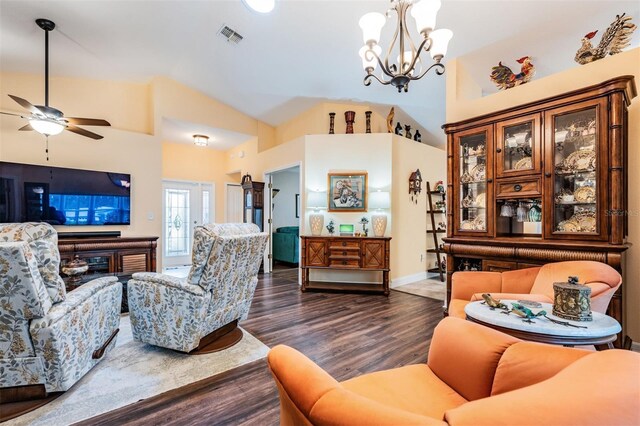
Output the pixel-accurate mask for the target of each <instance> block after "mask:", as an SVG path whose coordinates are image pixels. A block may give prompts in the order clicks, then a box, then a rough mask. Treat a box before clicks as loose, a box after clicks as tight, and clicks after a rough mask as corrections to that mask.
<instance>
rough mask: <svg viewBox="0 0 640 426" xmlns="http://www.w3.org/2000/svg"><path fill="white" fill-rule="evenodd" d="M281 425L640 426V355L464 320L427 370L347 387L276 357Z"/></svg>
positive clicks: (308, 365) (283, 355)
mask: <svg viewBox="0 0 640 426" xmlns="http://www.w3.org/2000/svg"><path fill="white" fill-rule="evenodd" d="M268 363H269V368H270V370H271V372H272V374H273V377H274V378H275V382H276V385H277V387H278V391H279V392H280V409H281V411H280V424H281V425H413V424H419V425H447V424H450V425H475V426H477V425H637V424H640V380H638V377H640V354H637V353H634V352H629V351H623V350H618V349H613V350H607V351H603V352H590V351H585V350H581V349H574V348H565V347H561V346H550V345H544V344H541V343H532V342H524V341H520V340H518V339H516V338H514V337H511V336H508V335H506V334H503V333H500V332H498V331H495V330H492V329H489V328H486V327H482V326H480V325H478V324H474V323H471V322H469V321H464V320H461V319H459V318H445V319H444V320H442V321H441V322H440V324H439V325H438V326H437V327H436V329H435V331H434V335H433V339H432V341H431V347H430V349H429V356H428V360H427V363H426V364H417V365H408V366H405V367H400V368H396V369H392V370H386V371H379V372H376V373H371V374H365V375H363V376H360V377H356V378H353V379H350V380H347V381H344V382H338V381H336V380H335V379H333V378H332V377H331V376H330V375H329V374H328V373H326V372H325V371H324V370H322V369H321V368H320V367H318V366H317V365H316V364H314V363H313V361H311V360H309V359H308V358H307V357H305V356H304V355H303V354H301V353H300V352H298V351H296V350H295V349H292V348H290V347H288V346H283V345H278V346H276V347H274V348H273V349H272V350H271V351H270V352H269V355H268Z"/></svg>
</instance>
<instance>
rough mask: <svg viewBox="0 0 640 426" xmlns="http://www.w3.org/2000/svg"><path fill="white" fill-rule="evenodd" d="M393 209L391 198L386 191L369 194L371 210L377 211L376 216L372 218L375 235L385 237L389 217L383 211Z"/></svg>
mask: <svg viewBox="0 0 640 426" xmlns="http://www.w3.org/2000/svg"><path fill="white" fill-rule="evenodd" d="M389 207H391V198H390V196H389V193H388V192H386V191H380V190H378V191H374V192H372V193H370V194H369V208H371V209H375V210H376V214H374V215H372V216H371V227H372V228H373V235H375V236H376V237H383V236H384V233H385V231H386V230H387V215H386V214H385V213H384V212H383V211H382V209H388V208H389Z"/></svg>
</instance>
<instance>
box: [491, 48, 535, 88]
mask: <svg viewBox="0 0 640 426" xmlns="http://www.w3.org/2000/svg"><path fill="white" fill-rule="evenodd" d="M518 63H519V64H522V68H521V69H520V73H519V74H514V73H513V71H511V68H509V67H508V66H506V65H502V62H498V65H496V66H495V67H493V68H492V71H491V76H490V78H491V81H493V83H494V84H495V85H496V86H498V89H500V90H504V89H511V88H512V87H516V86H519V85H521V84H524V83H527V82H529V81H530V80H531V79H532V78H533V76H534V75H535V73H536V69H535V68H534V67H533V64H532V63H531V58H530V57H528V56H523V57H522V58H520V59H518Z"/></svg>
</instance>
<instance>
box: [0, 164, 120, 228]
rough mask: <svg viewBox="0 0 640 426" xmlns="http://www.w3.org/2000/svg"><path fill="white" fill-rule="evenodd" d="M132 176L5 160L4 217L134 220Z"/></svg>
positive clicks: (62, 221) (55, 221)
mask: <svg viewBox="0 0 640 426" xmlns="http://www.w3.org/2000/svg"><path fill="white" fill-rule="evenodd" d="M130 200H131V175H129V174H125V173H111V172H99V171H91V170H79V169H66V168H62V167H49V166H34V165H31V164H18V163H7V162H2V161H0V222H47V223H50V224H52V225H71V226H80V225H129V224H130V212H131V202H130Z"/></svg>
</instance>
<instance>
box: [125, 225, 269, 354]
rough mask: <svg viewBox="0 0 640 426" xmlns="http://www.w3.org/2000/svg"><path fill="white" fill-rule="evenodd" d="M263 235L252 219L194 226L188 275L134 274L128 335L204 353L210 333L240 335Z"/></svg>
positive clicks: (255, 279)
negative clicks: (247, 222)
mask: <svg viewBox="0 0 640 426" xmlns="http://www.w3.org/2000/svg"><path fill="white" fill-rule="evenodd" d="M267 238H268V234H266V233H262V232H260V229H259V228H258V227H257V226H256V225H254V224H231V223H228V224H210V225H204V226H197V227H196V228H195V230H194V241H193V250H192V266H191V270H190V271H189V276H188V277H187V278H176V277H172V276H168V275H164V274H158V273H153V272H140V273H135V274H133V278H132V279H131V280H130V281H129V283H128V285H127V287H128V288H127V294H128V299H129V314H130V317H131V326H132V329H133V338H134V339H136V340H140V341H142V342H145V343H150V344H152V345H156V346H161V347H163V348H169V349H174V350H177V351H181V352H191V351H194V350H195V352H206V351H208V349H207V348H206V346H207V345H208V344H209V343H211V342H212V340H213V337H222V336H223V335H225V334H230V333H231V332H232V331H234V330H235V332H237V333H240V334H239V337H238V339H237V340H239V339H240V338H241V337H242V334H241V332H240V331H239V330H238V329H237V328H236V325H237V322H238V321H240V320H243V319H245V318H246V317H247V314H248V313H249V307H250V306H251V300H252V298H253V292H254V290H255V288H256V284H257V283H258V277H257V275H258V269H259V268H260V261H261V260H262V256H263V254H264V250H265V247H266V243H267ZM237 340H236V341H237ZM227 346H228V345H227Z"/></svg>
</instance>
